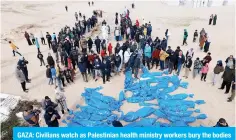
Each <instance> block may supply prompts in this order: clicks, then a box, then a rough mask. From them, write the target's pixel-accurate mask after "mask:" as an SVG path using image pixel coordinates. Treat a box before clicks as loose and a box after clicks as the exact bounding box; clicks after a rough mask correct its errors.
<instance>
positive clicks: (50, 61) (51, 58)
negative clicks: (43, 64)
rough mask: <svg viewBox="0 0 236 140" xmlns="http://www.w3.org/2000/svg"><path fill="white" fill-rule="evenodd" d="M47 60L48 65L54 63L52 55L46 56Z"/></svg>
mask: <svg viewBox="0 0 236 140" xmlns="http://www.w3.org/2000/svg"><path fill="white" fill-rule="evenodd" d="M47 62H48V65H50V66H54V64H55V61H54V60H53V57H52V56H48V58H47Z"/></svg>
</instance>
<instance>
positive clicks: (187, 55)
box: [186, 48, 194, 58]
mask: <svg viewBox="0 0 236 140" xmlns="http://www.w3.org/2000/svg"><path fill="white" fill-rule="evenodd" d="M193 55H194V51H193V48H191V49H189V50H188V51H187V53H186V58H188V57H191V58H193Z"/></svg>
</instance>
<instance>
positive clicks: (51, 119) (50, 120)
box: [44, 107, 61, 127]
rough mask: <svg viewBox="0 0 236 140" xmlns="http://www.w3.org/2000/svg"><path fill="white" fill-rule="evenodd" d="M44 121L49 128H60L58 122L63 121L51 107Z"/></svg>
mask: <svg viewBox="0 0 236 140" xmlns="http://www.w3.org/2000/svg"><path fill="white" fill-rule="evenodd" d="M44 119H45V122H46V124H47V125H48V127H59V122H58V120H59V119H61V116H60V115H59V114H58V112H57V111H56V110H55V109H54V108H53V107H49V108H47V110H46V112H45V114H44Z"/></svg>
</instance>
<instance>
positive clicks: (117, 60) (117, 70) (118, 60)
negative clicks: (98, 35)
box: [114, 53, 121, 75]
mask: <svg viewBox="0 0 236 140" xmlns="http://www.w3.org/2000/svg"><path fill="white" fill-rule="evenodd" d="M114 61H115V74H116V75H117V74H118V75H120V65H121V57H120V55H119V54H118V53H116V55H115V60H114Z"/></svg>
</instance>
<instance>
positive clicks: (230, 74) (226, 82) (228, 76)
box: [219, 69, 235, 94]
mask: <svg viewBox="0 0 236 140" xmlns="http://www.w3.org/2000/svg"><path fill="white" fill-rule="evenodd" d="M222 78H223V82H222V84H221V87H220V88H219V89H221V90H223V89H224V88H225V86H226V90H225V94H228V93H229V91H230V86H231V83H232V81H233V78H235V69H225V71H224V73H223V75H222Z"/></svg>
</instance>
